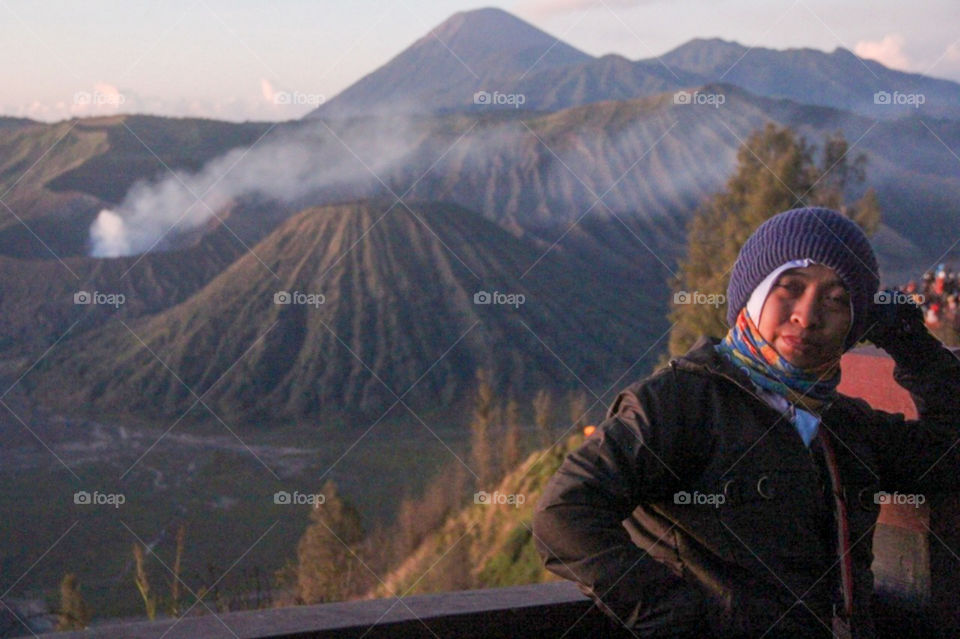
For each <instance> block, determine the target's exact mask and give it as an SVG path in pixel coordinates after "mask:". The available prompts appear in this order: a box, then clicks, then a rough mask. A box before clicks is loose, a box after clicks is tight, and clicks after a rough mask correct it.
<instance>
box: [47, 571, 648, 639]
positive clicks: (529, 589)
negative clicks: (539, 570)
mask: <svg viewBox="0 0 960 639" xmlns="http://www.w3.org/2000/svg"><path fill="white" fill-rule="evenodd" d="M624 634H625V633H624ZM618 636H620V633H619V632H618V631H617V629H616V628H615V627H614V626H613V625H612V624H611V623H610V622H608V621H607V618H606V617H604V616H603V614H602V613H600V611H599V610H597V609H596V608H595V607H593V605H592V603H591V602H590V600H589V599H587V598H586V597H585V596H584V595H583V594H581V593H580V591H579V590H578V589H577V587H576V586H575V585H573V584H572V583H569V582H560V583H548V584H537V585H532V586H513V587H510V588H487V589H483V590H464V591H460V592H449V593H442V594H437V595H417V596H412V597H404V598H402V599H399V600H398V599H375V600H370V601H353V602H345V603H330V604H320V605H315V606H296V607H292V608H275V609H269V610H254V611H246V612H228V613H223V614H217V615H213V614H207V615H203V616H197V617H185V618H183V619H182V620H180V621H176V620H174V619H169V620H164V621H153V622H136V623H125V624H105V625H102V626H95V627H92V628H88V629H87V630H83V631H79V632H60V633H50V634H44V635H39V637H41V638H43V639H90V638H102V639H160V637H163V639H267V638H269V639H308V638H309V639H327V638H329V639H333V638H336V639H348V638H349V639H360V638H361V637H363V638H364V639H400V638H403V639H407V638H411V639H416V638H421V637H422V638H424V639H437V638H438V637H440V638H444V639H446V638H447V637H484V638H486V637H497V638H500V637H502V638H504V639H507V638H513V637H535V638H536V639H560V638H561V637H565V638H566V639H574V638H576V637H618ZM627 636H629V635H627Z"/></svg>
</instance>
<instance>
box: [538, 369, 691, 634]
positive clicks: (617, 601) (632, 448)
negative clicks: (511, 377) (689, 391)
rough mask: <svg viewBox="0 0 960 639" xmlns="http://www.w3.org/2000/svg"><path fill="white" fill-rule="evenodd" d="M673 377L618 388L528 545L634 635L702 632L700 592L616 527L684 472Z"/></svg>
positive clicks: (542, 509) (686, 458)
mask: <svg viewBox="0 0 960 639" xmlns="http://www.w3.org/2000/svg"><path fill="white" fill-rule="evenodd" d="M672 380H673V376H672V375H670V374H669V371H668V370H667V371H664V372H663V373H661V374H658V375H655V376H654V377H651V378H649V379H648V380H646V381H645V382H643V383H641V384H640V385H639V386H634V387H631V389H628V390H625V391H623V392H621V393H620V395H619V396H618V397H617V399H616V400H615V402H614V404H613V405H612V406H611V408H610V410H609V412H608V415H607V418H606V420H605V421H604V422H603V423H602V424H601V425H600V426H599V427H598V429H597V432H595V433H594V434H593V435H591V436H590V437H589V438H588V439H587V441H586V442H585V443H584V444H583V445H582V446H581V447H580V448H579V449H578V450H576V451H574V452H573V453H571V454H570V455H569V456H568V457H567V459H566V460H565V461H564V462H563V464H562V465H561V466H560V468H559V470H558V471H557V473H556V474H555V475H554V476H553V477H552V478H551V480H550V481H549V483H548V484H547V486H546V488H545V490H544V494H543V496H542V497H541V499H540V501H539V502H538V504H537V507H536V509H535V511H534V520H533V528H534V535H535V543H536V546H537V550H538V551H539V553H540V555H541V556H542V557H543V559H544V562H545V565H546V567H547V569H548V570H550V571H551V572H554V573H556V574H558V575H560V576H561V577H564V578H566V579H570V580H572V581H575V582H576V583H577V584H578V585H579V587H580V589H581V591H583V592H584V594H586V595H587V596H589V597H590V598H591V599H593V600H594V601H595V602H596V603H597V605H598V606H599V607H600V608H601V609H602V610H603V611H604V612H605V613H607V614H608V615H610V616H612V617H614V618H615V619H617V620H618V621H619V622H620V623H622V624H624V625H625V626H627V627H628V628H631V629H633V630H635V631H640V632H639V634H640V636H651V637H652V636H682V635H683V634H684V633H685V632H687V633H691V634H694V633H695V630H697V629H699V630H700V631H702V630H703V628H702V625H700V624H701V623H702V617H703V615H704V610H705V608H704V606H705V602H706V599H705V596H706V595H705V593H704V592H703V591H702V590H701V589H700V588H699V587H697V586H695V585H694V584H693V582H692V580H689V578H687V579H685V578H684V576H683V575H681V574H678V573H676V572H674V570H673V569H671V568H670V567H668V566H666V565H664V564H661V563H659V562H657V561H655V560H653V559H652V558H651V557H650V556H649V555H647V554H646V553H645V552H644V551H643V550H642V549H640V548H639V547H637V546H636V545H635V544H634V543H633V542H632V541H631V540H630V536H629V534H628V533H627V531H626V529H625V528H624V527H623V525H622V522H623V520H624V519H626V518H627V517H628V516H629V515H630V513H631V512H632V511H633V509H634V508H635V507H636V505H637V504H638V503H639V502H640V501H643V500H646V499H648V498H651V497H663V496H665V495H668V494H672V493H673V492H675V491H676V490H677V486H678V482H679V481H680V476H682V475H683V474H684V473H685V472H688V471H689V465H690V463H691V459H692V457H691V450H696V448H690V447H682V446H681V444H682V443H683V441H682V438H681V437H678V436H677V433H676V432H675V431H676V430H677V429H678V427H679V424H678V423H677V421H678V420H676V419H675V418H674V416H675V411H676V407H677V406H678V402H679V401H681V400H680V398H679V397H678V396H677V392H676V386H675V384H674V383H673V381H672ZM687 443H688V444H690V442H687ZM671 531H672V529H671ZM671 531H668V532H667V533H666V534H670V533H671Z"/></svg>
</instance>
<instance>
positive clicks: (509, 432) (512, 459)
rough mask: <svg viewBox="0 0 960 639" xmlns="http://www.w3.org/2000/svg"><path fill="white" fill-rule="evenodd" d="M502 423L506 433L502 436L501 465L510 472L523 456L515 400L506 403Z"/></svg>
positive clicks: (518, 414) (518, 408)
mask: <svg viewBox="0 0 960 639" xmlns="http://www.w3.org/2000/svg"><path fill="white" fill-rule="evenodd" d="M505 413H506V414H505V416H504V422H505V427H506V431H505V432H504V434H503V465H504V468H505V469H506V470H507V472H510V471H511V470H513V469H514V468H516V467H517V464H519V463H520V457H521V456H522V455H523V453H522V451H521V448H520V405H519V404H517V400H515V399H514V398H512V397H511V398H510V400H509V401H508V402H507V408H506V411H505Z"/></svg>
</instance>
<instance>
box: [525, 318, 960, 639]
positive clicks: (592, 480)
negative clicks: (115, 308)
mask: <svg viewBox="0 0 960 639" xmlns="http://www.w3.org/2000/svg"><path fill="white" fill-rule="evenodd" d="M716 343H717V340H716V339H712V338H709V339H708V338H702V339H701V340H700V341H699V342H698V343H697V344H696V345H695V346H694V347H693V348H692V349H691V350H690V352H688V353H687V354H686V355H685V356H683V357H681V358H678V359H675V360H672V361H671V363H670V366H669V367H664V368H663V369H661V370H659V371H657V372H655V373H654V374H653V375H651V376H650V377H648V378H647V379H644V380H642V381H640V382H637V383H635V384H633V385H631V386H629V387H628V388H627V389H625V390H623V391H622V392H621V393H620V394H619V395H618V396H617V398H616V400H615V401H614V402H613V404H612V405H611V407H610V409H609V411H608V413H607V418H606V419H605V420H604V422H603V423H602V424H601V425H600V426H599V427H598V429H597V432H596V433H594V434H593V435H592V436H590V437H589V438H588V439H587V441H586V442H585V443H584V444H583V446H582V447H581V448H579V449H578V450H577V451H575V452H573V453H571V454H570V455H569V456H568V457H567V459H566V460H565V461H564V463H563V464H562V466H561V467H560V469H559V470H558V471H557V473H556V475H554V477H553V478H552V479H551V480H550V482H549V483H548V485H547V487H546V489H545V491H544V494H543V496H542V498H541V500H540V502H539V503H538V504H537V507H536V509H535V513H534V522H533V526H534V528H533V529H534V535H535V539H536V544H537V548H538V551H539V552H540V554H541V556H542V557H543V558H544V561H545V563H546V567H547V568H548V569H549V570H550V571H552V572H554V573H556V574H558V575H561V576H562V577H565V578H567V579H571V580H573V581H575V582H577V583H578V584H579V586H580V588H581V590H582V591H583V592H584V593H586V594H587V595H588V596H590V597H591V598H592V599H594V601H596V602H597V603H598V605H599V606H600V607H601V608H602V609H604V611H605V612H607V613H608V614H609V615H611V616H612V617H614V618H615V619H617V620H618V621H619V622H621V623H623V624H625V625H626V626H627V627H629V628H631V629H632V631H633V632H634V634H636V635H637V636H641V637H644V636H649V637H660V636H675V637H684V636H696V637H710V636H715V637H760V636H766V637H830V636H831V622H832V610H833V606H834V605H835V604H836V605H837V608H838V609H842V594H841V590H840V585H839V584H840V569H839V560H838V557H839V553H838V550H837V531H836V523H835V519H834V514H833V509H834V501H833V495H832V488H831V483H830V478H829V475H828V472H827V468H826V465H825V463H824V460H823V449H822V444H821V442H820V437H819V436H818V437H817V438H815V439H814V441H813V443H812V445H811V447H810V448H809V449H808V448H806V447H805V446H804V445H803V442H802V440H801V439H800V436H799V434H798V433H797V431H796V429H795V428H794V426H793V424H792V423H790V421H789V419H788V418H786V417H784V416H782V415H781V414H780V413H779V412H778V411H776V410H775V409H773V408H771V407H770V406H769V405H768V404H767V403H766V402H765V401H763V399H762V398H760V397H758V396H757V395H756V393H755V390H754V387H753V385H752V383H751V382H750V381H749V379H748V378H747V377H746V375H745V374H744V373H743V372H741V371H740V370H739V369H738V368H736V367H735V366H733V365H732V364H731V363H730V362H729V361H728V360H727V359H726V358H724V357H722V356H721V355H719V354H718V353H717V352H716V351H715V350H714V348H713V345H714V344H716ZM888 350H889V351H892V355H893V357H894V361H895V362H896V367H895V370H894V378H895V379H896V381H897V382H898V383H900V384H901V385H902V386H904V387H905V388H906V389H908V390H909V391H910V392H911V394H912V396H913V399H914V401H915V402H916V405H917V408H918V411H919V416H920V419H919V420H916V421H908V420H906V419H905V418H904V416H903V415H902V414H899V413H898V414H890V413H885V412H882V411H875V410H873V409H871V408H870V406H869V405H868V404H867V403H866V402H864V401H863V400H860V399H854V398H850V397H847V396H844V395H841V396H840V397H839V398H838V399H836V400H835V401H833V402H831V403H830V404H829V405H828V406H827V407H825V409H824V410H823V414H822V421H821V424H820V429H821V432H823V430H824V429H826V430H827V431H828V434H830V435H832V441H833V442H834V449H835V451H836V456H837V461H838V466H839V468H840V475H841V479H842V483H843V486H844V489H843V494H844V495H845V501H846V508H847V511H848V519H849V524H850V543H851V545H852V551H851V553H850V554H851V556H852V560H853V568H854V572H853V574H854V593H855V598H854V602H855V606H854V617H853V619H852V626H853V631H854V632H853V636H854V637H872V636H873V634H874V627H873V619H872V616H871V614H870V599H871V593H872V589H873V578H872V574H871V571H870V564H871V561H872V551H871V545H872V533H873V528H874V526H875V524H876V520H877V515H878V512H879V505H878V504H877V503H876V502H877V499H876V498H875V495H876V494H877V493H879V492H880V491H886V492H888V493H894V492H899V493H901V494H911V495H912V494H917V493H919V494H926V493H930V492H934V491H944V490H955V489H957V487H958V484H960V445H958V446H954V444H955V442H957V440H958V437H960V360H958V359H957V358H956V357H955V356H953V354H951V353H950V352H949V351H948V350H947V349H945V348H944V347H943V346H942V345H941V344H940V343H939V342H938V341H937V340H936V339H935V338H933V337H932V336H930V335H929V334H926V333H925V334H924V335H922V336H916V337H915V339H912V340H911V342H910V344H908V345H904V346H902V347H899V348H890V349H888Z"/></svg>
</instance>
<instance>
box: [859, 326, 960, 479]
mask: <svg viewBox="0 0 960 639" xmlns="http://www.w3.org/2000/svg"><path fill="white" fill-rule="evenodd" d="M884 348H885V350H887V352H888V353H890V355H891V357H893V360H894V362H895V364H896V365H895V367H894V370H893V377H894V379H895V380H896V381H897V383H898V384H900V385H901V386H903V387H904V388H906V389H907V390H908V391H909V392H910V395H911V396H912V397H913V401H914V403H915V404H916V406H917V413H918V416H919V419H916V420H907V419H905V418H904V416H903V414H902V413H895V414H892V413H887V412H883V411H876V412H875V414H876V415H877V416H878V418H879V423H877V425H876V426H875V427H874V429H873V433H872V434H873V436H874V446H875V447H876V449H877V454H878V459H879V460H880V464H881V469H882V471H883V479H884V483H885V484H888V485H889V489H891V490H918V491H921V492H922V491H933V492H937V491H950V490H958V489H960V359H958V358H957V356H956V355H954V354H953V353H951V352H950V350H948V349H947V348H946V347H944V346H943V345H942V344H941V343H940V341H939V340H938V339H937V338H936V337H934V336H933V335H931V334H930V333H929V332H928V331H923V333H922V334H920V335H917V336H915V337H914V338H912V339H910V340H903V341H901V342H898V343H896V344H892V345H890V346H886V345H885V346H884Z"/></svg>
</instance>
